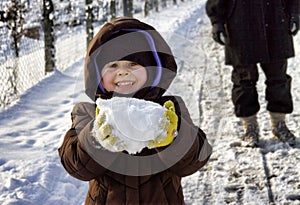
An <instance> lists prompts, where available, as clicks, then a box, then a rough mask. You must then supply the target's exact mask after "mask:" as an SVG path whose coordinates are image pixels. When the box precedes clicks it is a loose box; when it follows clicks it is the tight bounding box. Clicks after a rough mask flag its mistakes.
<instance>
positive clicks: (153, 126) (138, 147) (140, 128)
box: [94, 97, 170, 154]
mask: <svg viewBox="0 0 300 205" xmlns="http://www.w3.org/2000/svg"><path fill="white" fill-rule="evenodd" d="M96 104H97V107H98V108H99V115H98V116H97V117H96V120H95V123H94V133H95V138H96V140H97V141H98V142H99V143H100V144H101V145H102V147H105V148H106V149H108V150H110V151H112V152H119V151H123V150H126V151H127V152H128V153H129V154H135V153H138V152H140V151H142V149H143V148H145V147H148V146H149V145H150V142H153V141H155V140H156V139H157V137H159V136H164V137H162V138H163V139H165V138H167V130H166V129H164V127H165V126H163V125H168V124H170V122H169V120H168V119H167V118H166V117H164V113H165V112H166V110H167V108H165V107H163V106H161V105H160V104H157V103H154V102H150V101H146V100H141V99H135V98H126V97H113V98H112V99H108V100H104V99H100V98H98V99H97V101H96ZM157 122H159V123H157ZM107 130H108V131H107ZM103 132H106V134H105V133H103ZM108 133H109V137H106V135H107V134H108Z"/></svg>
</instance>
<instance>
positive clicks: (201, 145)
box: [59, 17, 212, 205]
mask: <svg viewBox="0 0 300 205" xmlns="http://www.w3.org/2000/svg"><path fill="white" fill-rule="evenodd" d="M124 67H126V68H124ZM84 69H85V92H86V94H87V95H88V96H89V97H90V98H91V99H92V100H93V101H96V100H97V99H98V98H100V99H108V100H111V99H113V98H116V97H122V98H129V99H140V100H145V101H148V102H154V103H157V104H159V105H164V104H165V103H166V102H167V101H169V100H171V102H172V103H174V112H175V115H176V116H178V124H177V132H176V137H175V138H174V139H173V140H170V141H168V142H167V143H165V144H163V145H162V144H160V145H158V144H155V145H157V146H154V147H153V146H152V147H150V148H147V147H145V148H143V149H142V150H141V152H139V153H137V154H129V153H128V152H127V151H126V149H125V150H120V151H119V152H113V151H110V150H108V149H106V148H105V147H103V146H101V144H99V143H98V142H97V140H96V139H95V137H94V132H92V131H93V130H95V125H96V124H95V109H96V104H95V103H88V102H82V103H79V104H77V105H75V106H74V108H73V111H72V114H71V115H72V127H71V129H70V130H69V131H68V132H67V133H66V135H65V138H64V141H63V144H62V146H61V147H60V148H59V156H60V157H61V162H62V164H63V166H64V168H65V169H66V171H67V172H68V173H69V174H70V175H72V176H73V177H75V178H77V179H79V180H84V181H89V184H90V186H89V191H88V194H87V197H86V204H87V205H92V204H97V205H98V204H117V205H122V204H134V205H135V204H155V205H156V204H171V205H175V204H184V198H183V192H182V186H181V178H182V177H184V176H188V175H191V174H193V173H194V172H196V171H198V170H199V169H200V168H201V167H202V166H204V165H205V164H206V163H207V161H208V159H209V157H210V155H211V151H212V150H211V147H210V145H209V143H208V142H207V139H206V136H205V134H204V132H203V131H202V130H201V129H200V128H199V127H197V126H195V125H194V124H193V122H192V120H191V118H190V115H189V112H188V110H187V108H186V106H185V104H184V102H183V100H182V99H181V98H180V97H179V96H163V94H164V92H165V91H166V89H167V88H168V87H169V85H170V83H171V82H172V80H173V79H174V77H175V75H176V71H177V65H176V62H175V60H174V57H173V55H172V52H171V50H170V48H169V46H168V45H167V43H166V42H165V41H164V39H163V38H162V37H161V36H160V34H159V33H158V32H157V31H156V30H155V29H154V28H153V27H151V26H150V25H147V24H145V23H143V22H140V21H138V20H137V19H133V18H127V17H123V18H117V19H115V20H113V21H111V22H109V23H107V24H105V25H104V26H103V27H102V29H101V30H100V31H99V32H98V34H97V35H96V36H95V37H94V39H93V40H92V42H91V43H90V45H89V48H88V51H87V55H86V59H85V68H84ZM107 69H108V71H107ZM106 72H111V73H109V74H111V75H110V77H111V78H110V77H108V76H107V73H106ZM138 73H139V74H138ZM123 77H124V79H125V80H124V79H123ZM120 78H122V79H123V80H120ZM100 109H101V108H100ZM96 119H97V118H96Z"/></svg>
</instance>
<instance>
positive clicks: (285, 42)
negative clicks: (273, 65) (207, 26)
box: [206, 0, 300, 65]
mask: <svg viewBox="0 0 300 205" xmlns="http://www.w3.org/2000/svg"><path fill="white" fill-rule="evenodd" d="M299 10H300V9H299V0H276V1H270V0H208V1H207V4H206V11H207V15H208V16H209V18H210V20H211V22H212V24H215V23H219V24H225V28H226V33H227V37H228V38H226V42H225V63H226V64H229V65H248V64H255V63H259V62H264V63H265V62H272V61H273V62H274V61H276V60H282V59H287V58H289V57H292V56H294V48H293V39H292V35H291V34H290V32H289V19H290V14H291V13H293V14H296V15H299Z"/></svg>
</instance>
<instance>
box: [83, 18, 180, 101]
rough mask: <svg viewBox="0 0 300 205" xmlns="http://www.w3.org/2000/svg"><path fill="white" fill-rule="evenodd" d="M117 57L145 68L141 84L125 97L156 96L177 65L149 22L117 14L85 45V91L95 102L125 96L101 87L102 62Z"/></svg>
mask: <svg viewBox="0 0 300 205" xmlns="http://www.w3.org/2000/svg"><path fill="white" fill-rule="evenodd" d="M117 60H130V61H134V62H137V63H139V64H140V65H142V66H144V67H145V68H146V70H147V76H148V78H147V82H146V84H145V86H144V87H143V88H142V89H140V90H139V91H137V92H136V93H132V94H130V95H126V96H128V97H134V98H139V99H145V100H151V101H153V100H155V99H158V98H160V97H161V96H162V95H163V94H164V92H165V91H166V90H167V88H168V87H169V86H170V84H171V82H172V81H173V79H174V77H175V76H176V72H177V65H176V62H175V59H174V56H173V54H172V52H171V49H170V47H169V46H168V44H167V43H166V41H165V40H164V39H163V38H162V36H161V35H160V34H159V33H158V32H157V31H156V30H155V29H154V28H153V27H152V26H150V25H148V24H146V23H143V22H141V21H139V20H137V19H134V18H129V17H120V18H116V19H114V20H112V21H111V22H109V23H106V24H105V25H104V26H103V27H102V28H101V29H100V31H99V32H98V33H97V35H96V36H95V37H94V38H93V39H92V41H91V43H90V44H89V46H88V49H87V54H86V57H85V66H84V77H85V78H84V80H85V93H86V94H87V95H88V96H89V98H91V99H92V100H93V101H95V100H96V99H97V98H98V97H100V98H103V99H109V98H111V97H113V96H125V95H121V94H119V93H114V92H108V91H107V90H105V89H104V88H103V86H102V82H101V76H100V74H101V70H102V68H103V67H104V65H105V64H107V63H109V62H111V61H117Z"/></svg>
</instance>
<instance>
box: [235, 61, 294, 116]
mask: <svg viewBox="0 0 300 205" xmlns="http://www.w3.org/2000/svg"><path fill="white" fill-rule="evenodd" d="M260 67H261V68H262V70H263V72H264V74H265V76H266V81H265V84H266V91H265V94H266V100H267V110H268V111H271V112H279V113H291V112H292V111H293V100H292V96H291V77H290V76H289V75H287V74H286V71H287V60H282V61H278V62H273V63H260ZM231 80H232V82H233V88H232V102H233V104H234V111H235V114H236V116H237V117H248V116H251V115H253V114H255V113H257V112H258V111H259V109H260V106H259V101H258V93H257V89H256V83H257V81H258V67H257V65H256V64H254V65H246V66H234V67H233V71H232V78H231Z"/></svg>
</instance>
